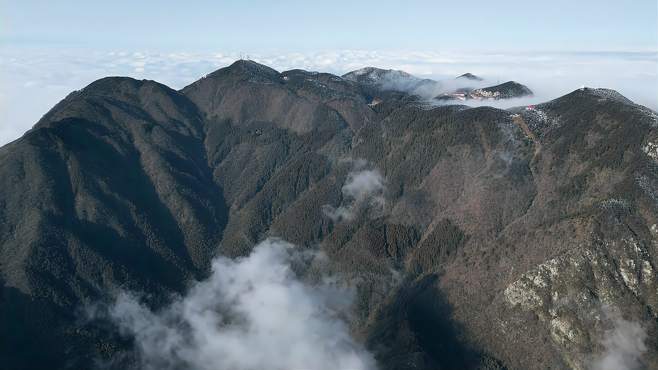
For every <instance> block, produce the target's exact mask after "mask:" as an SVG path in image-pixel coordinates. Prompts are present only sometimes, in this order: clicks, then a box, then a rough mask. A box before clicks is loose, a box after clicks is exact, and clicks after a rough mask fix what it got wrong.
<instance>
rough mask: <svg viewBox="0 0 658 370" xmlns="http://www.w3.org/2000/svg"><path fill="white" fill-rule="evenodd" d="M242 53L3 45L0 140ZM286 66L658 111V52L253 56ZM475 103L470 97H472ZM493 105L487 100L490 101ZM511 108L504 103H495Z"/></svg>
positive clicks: (196, 74) (179, 82) (188, 77)
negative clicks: (526, 90)
mask: <svg viewBox="0 0 658 370" xmlns="http://www.w3.org/2000/svg"><path fill="white" fill-rule="evenodd" d="M241 57H246V55H244V54H240V53H237V52H216V53H185V52H146V51H131V52H128V51H100V50H81V49H68V50H67V49H29V48H4V49H0V70H2V71H3V73H2V74H0V122H2V124H0V145H2V144H5V143H7V142H9V141H11V140H13V139H16V138H18V137H19V136H20V135H21V134H22V133H24V132H25V131H26V130H27V129H29V128H30V127H31V126H32V125H34V123H35V122H36V121H37V120H38V119H39V118H40V117H41V116H42V115H43V114H45V113H46V111H47V110H48V109H50V108H51V107H52V106H53V105H55V104H56V103H57V102H58V101H60V100H61V99H63V98H64V97H65V96H66V95H67V94H68V93H70V92H71V91H73V90H77V89H80V88H82V87H84V86H86V85H87V84H89V83H90V82H92V81H94V80H96V79H98V78H101V77H105V76H130V77H134V78H138V79H153V80H157V81H159V82H162V83H164V84H166V85H169V86H171V87H173V88H177V89H178V88H182V87H184V86H185V85H187V84H189V83H191V82H193V81H195V80H197V79H198V78H200V77H201V76H203V75H205V74H208V73H210V72H212V71H214V70H216V69H218V68H221V67H224V66H227V65H229V64H231V63H232V62H234V61H235V60H236V59H239V58H241ZM248 57H249V58H251V59H253V60H255V61H257V62H260V63H264V64H267V65H269V66H272V67H273V68H275V69H278V70H279V71H283V70H288V69H293V68H302V69H307V70H315V71H322V72H330V73H334V74H338V75H342V74H344V73H346V72H349V71H352V70H356V69H359V68H362V67H365V66H374V67H379V68H391V69H399V70H403V71H406V72H409V73H411V74H413V75H415V76H417V77H419V78H431V79H436V80H450V79H453V78H454V77H455V76H458V75H461V74H463V73H465V72H471V73H474V74H476V75H479V76H481V77H484V78H486V79H487V80H488V81H490V82H492V83H496V82H505V81H508V80H514V81H517V82H520V83H522V84H525V85H527V86H528V87H530V89H532V90H533V91H534V92H535V96H534V98H532V99H528V100H527V101H524V102H523V104H520V102H514V104H516V105H524V104H536V103H540V102H543V101H546V100H550V99H554V98H556V97H559V96H561V95H564V94H566V93H568V92H571V91H573V90H575V89H577V88H579V87H581V86H583V85H584V86H588V87H607V88H611V89H615V90H618V91H619V92H621V93H622V94H623V95H625V96H626V97H628V98H629V99H631V100H633V101H634V102H636V103H639V104H643V105H646V106H648V107H650V108H652V109H654V110H655V109H658V70H657V69H656V66H657V65H658V52H657V51H655V50H654V51H637V52H584V53H558V52H554V53H547V52H544V53H542V52H533V53H518V52H517V53H455V52H421V51H391V52H386V51H364V50H337V51H325V52H304V53H294V52H289V53H271V54H267V53H261V54H250V55H248ZM469 104H470V103H469ZM485 104H486V103H485ZM495 104H497V105H499V106H500V107H503V108H504V107H506V105H505V103H504V102H496V103H495Z"/></svg>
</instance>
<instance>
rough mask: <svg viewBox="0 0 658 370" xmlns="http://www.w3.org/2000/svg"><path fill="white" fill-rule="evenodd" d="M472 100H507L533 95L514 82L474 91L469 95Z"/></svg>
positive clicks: (524, 87) (523, 86) (527, 89)
mask: <svg viewBox="0 0 658 370" xmlns="http://www.w3.org/2000/svg"><path fill="white" fill-rule="evenodd" d="M469 95H470V97H471V98H473V99H509V98H520V97H524V96H531V95H533V92H532V90H530V88H528V87H527V86H525V85H523V84H520V83H518V82H516V81H507V82H504V83H502V84H499V85H495V86H489V87H483V88H480V89H475V90H473V91H471V93H470V94H469Z"/></svg>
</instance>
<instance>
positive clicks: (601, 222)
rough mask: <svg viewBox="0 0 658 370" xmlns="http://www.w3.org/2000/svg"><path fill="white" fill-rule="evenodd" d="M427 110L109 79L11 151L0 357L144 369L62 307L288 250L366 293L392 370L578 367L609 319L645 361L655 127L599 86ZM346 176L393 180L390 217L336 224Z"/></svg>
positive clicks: (2, 173) (312, 78) (272, 89)
mask: <svg viewBox="0 0 658 370" xmlns="http://www.w3.org/2000/svg"><path fill="white" fill-rule="evenodd" d="M286 78H287V79H286ZM374 94H376V95H374ZM375 97H376V98H379V99H380V102H379V103H378V104H374V105H372V104H371V103H372V101H373V99H374V98H375ZM418 103H419V100H418V98H417V97H413V96H410V95H409V94H404V93H399V92H392V93H382V92H379V91H376V90H373V89H372V86H369V85H368V84H360V83H356V82H348V81H345V79H343V78H341V77H338V76H333V75H329V74H317V73H313V72H306V71H300V70H291V71H285V72H282V73H279V72H277V71H275V70H273V69H271V68H269V67H265V66H262V65H260V64H257V63H255V62H247V61H239V62H236V63H234V64H233V65H232V66H230V67H227V68H223V69H220V70H218V71H216V72H213V73H211V74H209V75H208V76H207V77H205V78H202V79H200V80H198V81H196V82H194V83H192V84H190V85H188V86H187V87H185V88H183V89H181V90H180V91H175V90H172V89H170V88H168V87H166V86H164V85H160V84H158V83H156V82H153V81H137V80H132V79H126V78H106V79H101V80H98V81H95V82H93V83H91V84H90V85H88V87H87V88H84V89H82V90H80V91H78V92H75V93H72V94H71V95H70V96H69V97H67V98H66V99H65V100H64V101H62V102H61V103H59V104H58V105H56V106H55V107H54V108H53V109H52V110H51V111H50V112H48V113H47V114H46V115H44V117H43V118H42V119H41V120H40V121H39V122H38V123H37V124H36V125H35V127H34V128H33V129H32V130H30V131H28V132H27V133H26V134H25V135H24V136H23V137H22V138H20V139H18V140H17V141H14V142H12V143H10V144H8V145H6V146H3V147H2V148H0V186H2V188H3V189H4V190H5V191H4V192H3V194H1V195H0V220H1V221H2V222H0V251H1V252H2V253H1V258H2V260H1V263H0V281H1V282H2V296H1V297H2V298H0V299H2V302H4V304H0V307H2V308H0V310H3V311H2V312H3V313H4V315H1V316H0V338H10V337H11V335H12V334H13V333H15V331H16V327H17V326H18V327H20V329H21V333H22V334H20V338H16V340H15V341H13V342H12V341H11V340H6V343H5V345H3V346H0V359H2V360H3V363H5V364H9V365H8V366H9V368H26V367H30V366H31V367H43V366H45V365H48V367H50V368H62V369H65V368H80V367H81V366H82V367H84V366H91V365H90V364H93V363H95V362H96V361H99V359H100V360H103V361H104V360H109V359H111V358H122V359H124V360H125V361H126V362H120V363H115V364H114V366H115V368H127V367H130V366H134V363H132V364H131V362H130V361H133V360H134V358H133V357H131V356H132V355H131V353H132V352H131V348H130V343H129V342H130V341H126V340H125V338H121V336H120V335H118V336H117V334H116V333H112V330H111V328H108V326H107V325H106V324H103V325H99V324H98V323H94V322H92V323H89V322H88V323H80V321H79V320H78V318H76V315H75V314H73V313H75V312H78V310H80V309H81V307H83V306H84V305H86V304H91V303H93V302H96V301H97V299H100V298H103V296H104V295H106V294H107V292H108V291H112V290H113V289H116V288H117V287H121V288H126V289H130V290H134V291H147V292H149V294H150V295H151V297H150V298H149V302H150V304H152V305H153V306H154V307H158V305H159V304H161V303H162V302H163V301H165V300H166V297H167V296H168V295H169V294H171V293H172V292H181V291H183V290H184V289H185V286H186V282H188V281H190V280H191V279H200V278H203V277H204V276H207V273H208V269H209V264H210V260H211V258H212V257H213V256H216V255H224V256H228V257H238V256H245V255H247V254H248V253H249V251H250V250H251V248H253V246H254V245H255V244H256V243H257V242H259V241H261V240H263V239H264V238H266V237H268V236H278V237H281V238H284V239H285V240H288V241H290V242H292V243H295V244H296V245H298V247H299V248H312V249H319V250H321V251H323V252H324V253H326V255H327V256H328V258H329V259H330V260H331V261H332V263H333V264H334V269H335V271H336V273H337V274H340V275H339V276H343V275H344V276H355V277H356V279H355V284H356V285H357V291H358V294H357V302H358V304H357V310H356V312H355V317H354V318H353V320H352V321H351V322H350V323H351V325H352V328H353V331H354V332H355V335H356V337H357V338H360V339H362V340H363V341H364V342H365V343H366V344H367V346H368V348H370V349H371V350H372V351H373V352H374V353H375V355H376V358H377V359H378V360H379V363H380V365H381V367H382V368H383V369H388V368H391V369H393V368H402V367H405V366H414V367H416V368H428V369H429V368H468V369H501V368H509V369H528V368H542V367H543V366H550V367H553V368H579V367H581V368H582V367H586V366H589V362H588V361H589V359H590V358H591V357H592V356H594V355H597V354H600V353H601V351H602V350H603V349H602V347H601V344H600V342H599V339H598V338H600V337H601V335H604V333H605V332H606V330H607V329H609V327H608V326H606V325H609V324H610V323H608V322H607V321H605V320H604V318H600V320H599V321H596V320H594V321H592V320H593V319H592V317H591V315H590V312H594V311H596V310H600V309H601V305H612V306H615V307H617V308H618V309H619V310H620V311H621V312H622V314H623V315H624V317H625V318H626V319H628V320H633V321H634V322H635V321H637V322H639V323H641V324H642V325H643V327H644V328H645V330H646V331H647V333H648V334H649V336H648V338H649V339H647V348H649V350H647V352H646V353H643V357H642V361H643V364H646V365H647V366H649V365H650V364H653V363H655V361H656V360H657V359H658V353H657V351H654V350H653V348H655V346H656V340H655V338H656V337H657V336H655V335H653V334H655V333H656V332H657V329H656V324H655V317H656V315H657V314H658V297H656V294H655V293H652V292H655V291H656V283H655V280H656V279H655V277H656V267H657V266H658V251H656V248H657V247H656V245H657V242H656V237H657V236H656V232H655V231H654V228H652V227H653V226H652V225H654V226H655V224H657V223H658V201H656V199H658V197H657V196H656V194H658V190H656V189H658V177H657V175H656V172H655V171H653V169H655V168H656V166H658V164H657V162H656V158H655V157H652V155H653V154H652V153H653V152H652V151H651V149H650V148H651V147H652V146H651V145H654V144H655V143H656V142H658V132H657V131H658V129H657V128H656V118H655V117H656V116H655V112H652V111H651V110H648V109H646V108H644V109H643V108H642V107H641V106H637V105H635V104H633V103H632V102H630V101H628V100H627V99H621V98H619V96H618V95H617V94H615V93H611V92H609V91H607V90H597V89H578V90H575V91H573V92H572V93H569V94H566V95H564V96H562V97H560V98H557V99H554V100H552V101H549V102H546V103H542V104H537V105H535V106H532V107H519V108H512V109H509V110H503V109H497V108H492V107H479V108H470V107H467V106H457V105H446V106H434V107H429V108H428V107H427V106H424V105H421V104H418ZM648 148H649V149H648ZM656 157H658V156H656ZM356 161H360V163H361V162H363V163H367V164H368V166H369V167H368V168H375V169H377V170H378V171H379V173H380V174H381V176H382V178H383V179H385V181H383V183H384V184H385V187H384V189H383V190H382V194H381V195H378V196H380V197H381V199H382V203H381V204H382V207H381V209H378V208H377V207H374V209H371V208H373V207H370V208H368V207H364V208H363V209H361V208H358V207H357V206H356V205H353V207H352V208H346V207H347V206H349V205H350V203H349V199H348V197H347V196H346V195H345V194H344V193H343V191H342V187H343V186H344V185H345V184H346V182H347V181H348V179H349V178H350V176H354V173H355V171H357V170H355V168H358V167H355V166H356V165H355V164H354V163H355V162H356ZM377 204H378V203H376V202H375V205H377ZM324 206H331V207H334V208H340V207H344V208H343V209H351V210H352V211H353V212H354V213H355V215H354V216H353V218H352V219H351V220H349V221H348V220H338V219H336V220H334V219H331V218H330V217H327V215H326V214H325V213H323V211H322V209H323V207H324ZM325 208H326V207H325ZM638 251H639V252H638ZM615 261H618V262H615ZM629 261H631V262H629ZM575 263H578V264H579V266H584V268H582V269H574V268H573V264H575ZM646 266H648V267H646ZM590 271H591V273H590ZM647 271H648V272H647ZM393 272H395V273H396V274H401V275H402V276H403V277H404V279H403V282H402V283H401V284H400V285H396V284H392V283H391V281H395V279H394V276H393V275H395V274H393ZM652 279H653V280H652ZM381 292H385V293H381ZM556 295H557V296H558V297H560V299H561V300H566V302H569V306H568V307H571V308H570V309H567V308H565V307H566V306H564V305H562V304H561V303H560V302H562V301H561V300H554V299H553V298H552V297H553V296H556ZM582 296H586V297H588V298H587V300H583V299H581V298H580V297H582ZM24 310H25V311H27V312H31V313H32V314H31V316H34V317H45V318H49V319H48V320H47V321H48V322H50V323H51V324H52V327H53V329H52V331H47V330H44V328H45V324H44V322H42V321H39V320H34V322H25V321H24V318H25V316H24V314H22V313H21V312H23V311H24ZM592 310H594V311H592ZM596 312H598V311H596ZM18 322H20V323H21V324H20V325H19V324H17V323H18ZM426 323H430V324H426ZM492 323H493V324H492ZM0 340H1V339H0ZM3 348H4V349H5V350H3ZM20 348H28V349H31V351H32V352H35V353H38V356H36V357H34V358H30V357H29V356H30V351H20V350H19V349H20ZM538 364H542V365H538Z"/></svg>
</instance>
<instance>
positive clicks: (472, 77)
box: [455, 72, 484, 81]
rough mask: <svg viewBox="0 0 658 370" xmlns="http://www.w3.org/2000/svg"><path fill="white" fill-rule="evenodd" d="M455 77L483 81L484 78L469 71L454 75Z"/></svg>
mask: <svg viewBox="0 0 658 370" xmlns="http://www.w3.org/2000/svg"><path fill="white" fill-rule="evenodd" d="M455 78H456V79H466V80H471V81H483V80H484V79H483V78H482V77H480V76H476V75H474V74H472V73H470V72H467V73H464V74H463V75H461V76H457V77H455Z"/></svg>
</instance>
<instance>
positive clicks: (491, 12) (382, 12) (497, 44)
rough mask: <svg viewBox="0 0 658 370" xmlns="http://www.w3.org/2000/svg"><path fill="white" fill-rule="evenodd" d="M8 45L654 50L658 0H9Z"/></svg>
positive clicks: (1, 11)
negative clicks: (465, 0)
mask: <svg viewBox="0 0 658 370" xmlns="http://www.w3.org/2000/svg"><path fill="white" fill-rule="evenodd" d="M0 4H2V5H1V8H0V30H1V31H0V32H1V36H0V37H1V41H2V42H3V43H4V44H9V45H18V44H20V45H23V46H24V45H68V46H85V47H98V46H102V47H105V48H149V49H151V50H153V49H181V48H183V49H187V50H216V49H218V48H230V49H232V50H235V49H240V50H243V51H245V52H250V51H252V52H253V51H263V50H266V49H267V50H286V51H287V50H306V49H313V50H325V49H336V48H340V49H345V48H359V49H363V48H367V49H400V48H411V49H431V50H445V49H450V50H482V49H487V50H526V51H527V50H553V51H554V50H562V51H563V50H571V51H574V50H577V51H583V50H637V49H643V50H646V49H651V50H655V49H656V48H657V45H658V29H657V23H658V22H657V17H658V5H657V1H656V0H552V1H531V0H530V1H529V0H510V1H490V0H471V1H467V2H464V1H437V0H434V1H424V0H423V1H389V0H380V1H357V0H350V1H345V0H332V1H315V2H313V1H268V0H252V1H248V0H241V1H239V0H234V1H210V0H197V1H181V0H112V1H94V0H57V1H53V0H0Z"/></svg>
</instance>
